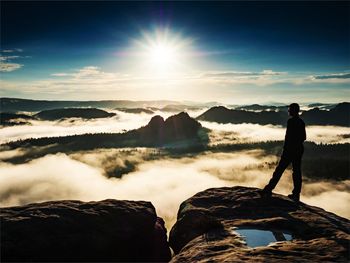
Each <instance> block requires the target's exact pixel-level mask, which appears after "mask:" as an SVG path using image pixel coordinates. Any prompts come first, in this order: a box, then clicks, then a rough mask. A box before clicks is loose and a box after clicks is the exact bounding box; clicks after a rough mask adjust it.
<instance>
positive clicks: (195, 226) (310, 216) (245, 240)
mask: <svg viewBox="0 0 350 263" xmlns="http://www.w3.org/2000/svg"><path fill="white" fill-rule="evenodd" d="M258 190H259V189H257V188H247V187H240V186H237V187H232V188H230V187H224V188H212V189H208V190H205V191H203V192H200V193H198V194H196V195H194V196H193V197H191V198H190V199H188V200H186V201H184V202H183V203H182V204H181V206H180V209H179V212H178V217H177V222H176V224H175V225H174V226H173V228H172V230H171V232H170V238H169V243H170V246H171V247H172V248H173V250H174V252H175V254H176V255H175V257H173V258H172V260H171V262H173V263H175V262H253V261H254V262H262V261H263V262H282V261H283V262H348V261H349V255H350V254H349V253H350V250H349V247H350V235H349V232H350V221H349V220H347V219H345V218H342V217H340V216H337V215H335V214H333V213H330V212H327V211H325V210H323V209H321V208H318V207H314V206H309V205H306V204H304V203H301V202H300V203H296V202H293V201H292V200H290V199H289V198H287V197H285V196H282V195H277V194H273V195H272V197H270V198H261V197H260V195H259V193H258ZM247 230H248V231H247ZM240 231H241V232H243V231H245V232H246V233H248V232H249V231H250V232H249V233H253V234H249V235H244V234H243V235H242V234H241V233H240ZM256 233H258V234H256ZM259 233H263V238H262V239H263V240H264V239H266V240H267V239H268V238H267V234H269V233H270V235H271V236H272V237H273V236H274V237H275V239H276V240H274V242H272V243H270V244H264V245H261V244H260V245H259V242H257V245H252V243H254V242H256V241H259ZM272 234H273V235H272ZM287 236H289V237H290V239H291V240H288V239H286V237H287ZM260 239H261V237H260ZM266 240H265V241H266Z"/></svg>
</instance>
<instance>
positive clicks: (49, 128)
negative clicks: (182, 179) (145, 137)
mask: <svg viewBox="0 0 350 263" xmlns="http://www.w3.org/2000/svg"><path fill="white" fill-rule="evenodd" d="M205 110H206V109H202V110H196V111H189V112H188V114H189V115H190V116H191V117H196V116H198V115H199V114H201V113H202V112H203V111H205ZM109 112H114V113H116V114H117V115H116V116H114V117H110V118H100V119H80V118H69V119H65V120H58V121H41V120H29V124H25V125H15V126H8V127H1V126H0V144H1V143H6V142H9V141H15V140H19V139H28V138H41V137H54V136H67V135H74V134H84V133H102V132H106V133H111V132H115V133H119V132H124V131H128V130H132V129H137V128H140V127H141V126H144V125H146V124H147V123H148V122H149V121H150V120H151V118H152V116H155V115H161V116H162V117H163V118H167V117H169V116H171V115H173V114H176V113H172V112H160V111H156V112H154V114H146V113H140V114H133V113H126V112H122V111H117V110H113V111H109Z"/></svg>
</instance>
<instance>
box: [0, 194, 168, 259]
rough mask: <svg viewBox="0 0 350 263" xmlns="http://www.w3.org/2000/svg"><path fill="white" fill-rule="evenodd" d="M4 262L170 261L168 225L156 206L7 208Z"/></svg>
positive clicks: (3, 218) (116, 204) (1, 212)
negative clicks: (156, 209)
mask: <svg viewBox="0 0 350 263" xmlns="http://www.w3.org/2000/svg"><path fill="white" fill-rule="evenodd" d="M0 215H1V261H20V262H23V261H45V262H53V261H56V262H57V261H70V262H72V261H75V262H76V261H84V262H93V261H95V262H107V261H114V262H116V261H151V262H154V261H157V262H166V261H169V259H170V250H169V246H168V243H167V237H166V229H165V227H164V221H163V220H162V219H161V218H157V215H156V212H155V209H154V207H153V205H152V204H151V203H150V202H145V201H119V200H112V199H108V200H104V201H98V202H81V201H52V202H44V203H36V204H29V205H25V206H18V207H9V208H2V209H1V210H0Z"/></svg>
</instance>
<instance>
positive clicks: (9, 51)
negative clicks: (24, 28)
mask: <svg viewBox="0 0 350 263" xmlns="http://www.w3.org/2000/svg"><path fill="white" fill-rule="evenodd" d="M1 52H3V53H15V52H23V49H21V48H15V49H4V50H1Z"/></svg>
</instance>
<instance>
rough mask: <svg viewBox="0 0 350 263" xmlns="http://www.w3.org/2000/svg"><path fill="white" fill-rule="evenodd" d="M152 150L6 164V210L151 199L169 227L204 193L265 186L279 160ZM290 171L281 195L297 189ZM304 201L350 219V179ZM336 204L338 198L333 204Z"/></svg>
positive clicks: (308, 189) (322, 185) (306, 189)
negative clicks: (157, 154)
mask: <svg viewBox="0 0 350 263" xmlns="http://www.w3.org/2000/svg"><path fill="white" fill-rule="evenodd" d="M149 151H151V150H149V149H138V150H130V151H129V152H125V151H124V152H123V151H121V150H118V149H110V150H107V149H106V150H96V151H88V152H79V153H73V154H71V155H67V154H62V153H59V154H55V155H46V156H44V157H42V158H38V159H35V160H32V161H30V162H28V163H24V164H16V165H15V164H8V163H4V162H2V163H0V174H1V176H0V206H14V205H23V204H27V203H33V202H41V201H47V200H63V199H79V200H84V201H89V200H102V199H106V198H116V199H124V200H148V201H151V202H152V203H153V205H154V206H155V207H156V210H157V213H158V215H159V216H161V217H163V218H164V219H165V221H166V225H167V227H168V229H170V227H171V226H172V225H173V224H174V223H175V221H176V214H177V211H178V208H179V205H180V204H181V202H183V201H184V200H186V199H187V198H189V197H191V196H192V195H194V194H196V193H197V192H199V191H202V190H205V189H207V188H212V187H222V186H235V185H243V186H252V187H259V188H261V187H263V186H264V185H265V184H266V183H267V182H268V180H269V178H270V176H271V174H272V172H273V171H272V168H269V167H271V166H269V165H268V163H271V162H274V161H276V160H277V157H276V156H272V155H265V154H264V153H263V152H262V151H260V150H251V151H240V152H231V153H212V152H205V153H202V154H198V155H196V156H186V157H180V158H170V157H166V156H163V157H161V158H159V159H154V160H153V159H147V156H149ZM127 161H128V162H133V163H134V164H135V169H134V170H133V171H131V172H129V173H127V174H125V175H123V176H122V177H121V178H115V177H110V176H108V174H107V173H106V170H108V169H106V167H108V165H110V163H114V164H116V165H117V167H121V168H122V167H123V166H125V163H126V162H127ZM292 187H293V186H292V179H291V171H290V170H287V171H286V172H285V174H284V175H283V177H282V179H281V181H280V182H279V184H278V186H277V188H276V189H275V192H277V193H281V194H288V193H290V192H291V190H292ZM301 200H302V201H303V202H305V203H307V204H310V205H315V206H319V207H322V208H324V209H326V210H328V211H331V212H334V213H336V214H338V215H340V216H344V217H347V218H350V211H349V209H347V205H348V204H349V202H350V180H347V181H342V182H338V183H336V182H304V185H303V189H302V196H301ZM332 200H337V201H336V202H333V201H332Z"/></svg>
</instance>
